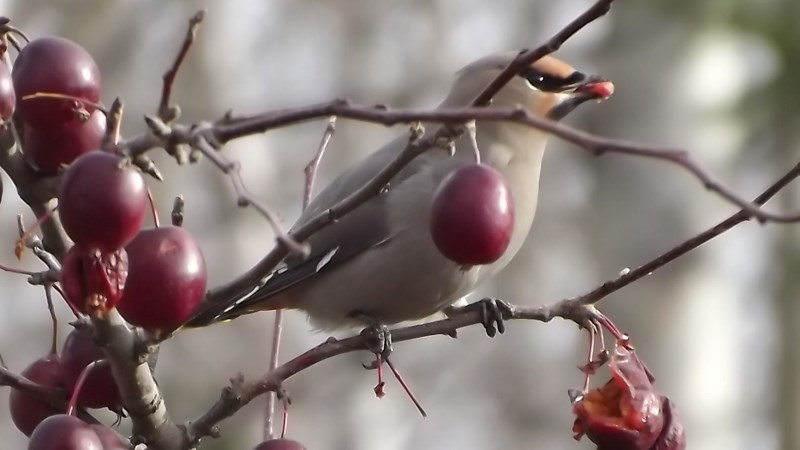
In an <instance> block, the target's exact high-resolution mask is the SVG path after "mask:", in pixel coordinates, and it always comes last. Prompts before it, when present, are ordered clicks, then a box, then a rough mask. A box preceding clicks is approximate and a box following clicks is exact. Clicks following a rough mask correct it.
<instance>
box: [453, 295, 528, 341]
mask: <svg viewBox="0 0 800 450" xmlns="http://www.w3.org/2000/svg"><path fill="white" fill-rule="evenodd" d="M476 309H477V310H478V311H479V312H480V314H481V324H482V325H483V328H484V329H485V330H486V335H487V336H489V337H495V336H496V335H497V333H498V332H499V333H500V334H503V333H505V331H506V324H505V321H506V319H508V318H510V317H511V314H512V313H513V312H514V309H513V307H512V306H511V304H509V303H508V302H506V301H504V300H501V299H499V298H488V297H487V298H484V299H482V300H478V301H477V302H475V303H470V304H469V305H466V306H450V307H448V308H446V309H445V310H444V313H445V315H447V316H451V315H453V314H455V313H458V312H461V311H465V310H467V311H472V310H476ZM451 336H452V337H456V336H453V335H451Z"/></svg>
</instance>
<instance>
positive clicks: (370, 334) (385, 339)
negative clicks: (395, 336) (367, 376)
mask: <svg viewBox="0 0 800 450" xmlns="http://www.w3.org/2000/svg"><path fill="white" fill-rule="evenodd" d="M361 339H363V340H364V344H365V345H366V347H367V350H369V351H370V352H372V353H374V354H375V356H376V359H375V360H374V361H372V362H371V363H370V364H364V368H366V369H377V368H378V366H379V365H380V364H381V361H386V359H387V358H388V357H389V355H390V354H391V353H392V351H393V348H392V332H391V330H389V327H387V326H386V325H384V324H382V323H373V324H372V325H370V326H368V327H366V328H364V329H363V330H361Z"/></svg>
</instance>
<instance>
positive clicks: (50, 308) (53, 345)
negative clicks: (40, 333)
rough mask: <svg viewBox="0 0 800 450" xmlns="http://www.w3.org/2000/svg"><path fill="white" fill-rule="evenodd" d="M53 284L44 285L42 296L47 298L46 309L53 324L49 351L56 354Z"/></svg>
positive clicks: (56, 322)
mask: <svg viewBox="0 0 800 450" xmlns="http://www.w3.org/2000/svg"><path fill="white" fill-rule="evenodd" d="M52 289H53V286H52V285H45V286H44V296H45V298H46V299H47V310H48V311H49V312H50V321H51V322H52V324H53V336H52V340H51V341H50V353H52V354H54V355H55V354H56V352H57V351H58V317H56V308H55V306H54V305H53V290H52Z"/></svg>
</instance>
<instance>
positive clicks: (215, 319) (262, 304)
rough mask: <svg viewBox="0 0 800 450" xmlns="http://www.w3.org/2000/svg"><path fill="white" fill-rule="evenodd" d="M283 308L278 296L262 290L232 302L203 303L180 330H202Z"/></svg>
mask: <svg viewBox="0 0 800 450" xmlns="http://www.w3.org/2000/svg"><path fill="white" fill-rule="evenodd" d="M281 308H284V305H283V302H282V301H281V300H280V296H276V295H275V293H274V292H268V291H266V292H265V290H264V289H263V288H262V289H257V290H256V291H254V292H250V293H248V294H246V295H244V296H240V297H239V298H236V299H233V300H223V301H219V302H213V303H212V302H208V301H204V302H203V303H201V304H200V306H198V308H197V310H196V311H195V312H194V314H193V315H192V317H191V318H190V319H189V320H188V321H186V323H184V324H183V325H182V326H181V328H202V327H206V326H209V325H213V324H215V323H219V322H227V321H229V320H233V319H235V318H237V317H239V316H243V315H245V314H251V313H254V312H258V311H272V310H276V309H281Z"/></svg>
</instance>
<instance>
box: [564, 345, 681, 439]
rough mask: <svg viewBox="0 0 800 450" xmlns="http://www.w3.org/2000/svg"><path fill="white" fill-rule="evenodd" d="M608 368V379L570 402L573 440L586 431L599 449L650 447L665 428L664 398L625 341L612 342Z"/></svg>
mask: <svg viewBox="0 0 800 450" xmlns="http://www.w3.org/2000/svg"><path fill="white" fill-rule="evenodd" d="M608 367H609V369H610V371H611V379H610V380H609V381H608V382H607V383H606V384H605V385H603V386H602V387H600V388H597V389H592V390H590V391H589V392H587V393H586V394H585V395H583V396H580V397H578V398H577V399H576V400H575V401H574V403H573V407H572V408H573V412H574V413H575V416H576V418H575V422H574V424H573V427H572V430H573V433H574V436H575V439H580V438H581V437H582V436H583V435H584V434H585V435H586V436H587V437H588V438H589V439H591V441H592V442H594V443H595V444H597V448H598V450H641V449H645V450H650V449H651V448H652V447H653V445H654V444H655V443H656V442H657V441H658V439H659V437H660V435H661V433H662V430H663V428H664V421H665V416H664V408H663V399H664V398H665V397H662V396H660V395H659V394H658V393H657V392H656V390H655V387H654V386H653V378H652V377H651V375H650V372H648V371H647V368H646V367H645V366H644V364H643V363H642V362H641V361H640V360H639V357H638V356H637V355H636V352H635V351H634V350H633V349H631V348H629V347H628V346H627V345H626V344H624V343H619V342H618V343H617V344H616V345H615V348H614V351H613V353H612V354H611V356H610V360H609V363H608ZM667 448H669V447H667Z"/></svg>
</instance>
